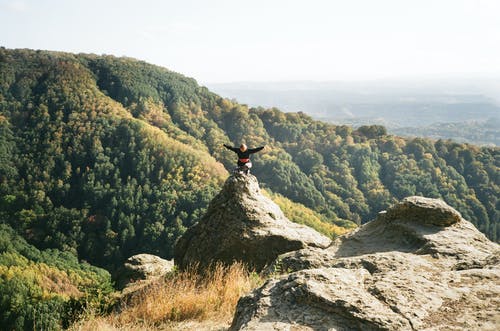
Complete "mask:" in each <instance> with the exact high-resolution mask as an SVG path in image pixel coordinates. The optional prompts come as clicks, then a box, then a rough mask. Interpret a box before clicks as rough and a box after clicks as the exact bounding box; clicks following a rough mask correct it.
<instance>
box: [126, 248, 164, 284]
mask: <svg viewBox="0 0 500 331" xmlns="http://www.w3.org/2000/svg"><path fill="white" fill-rule="evenodd" d="M173 267H174V261H172V260H164V259H162V258H160V257H158V256H156V255H151V254H137V255H134V256H131V257H129V258H128V259H127V261H126V262H125V263H124V265H123V267H122V268H121V270H120V272H119V277H118V279H117V285H118V287H119V288H124V287H126V286H127V285H129V284H130V283H134V282H136V281H139V280H148V279H152V278H156V277H161V276H164V275H166V274H167V273H168V272H170V271H172V269H173Z"/></svg>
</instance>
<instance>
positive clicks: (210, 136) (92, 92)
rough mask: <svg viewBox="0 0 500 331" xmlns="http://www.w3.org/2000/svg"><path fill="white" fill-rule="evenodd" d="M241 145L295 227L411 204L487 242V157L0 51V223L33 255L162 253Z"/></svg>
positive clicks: (482, 151)
mask: <svg viewBox="0 0 500 331" xmlns="http://www.w3.org/2000/svg"><path fill="white" fill-rule="evenodd" d="M242 141H244V142H246V143H247V144H249V145H250V146H252V147H253V146H259V145H266V146H267V147H266V149H265V150H264V151H263V152H261V153H258V154H256V155H255V156H254V157H253V159H252V160H253V161H254V170H253V173H254V174H255V175H256V176H257V177H258V178H259V181H260V182H261V184H262V185H263V186H265V187H266V189H267V190H269V191H270V192H271V194H272V195H273V196H274V197H275V198H276V199H281V200H280V201H281V203H282V204H284V203H286V204H292V205H293V212H294V215H295V216H294V217H295V218H297V217H298V216H297V215H313V214H314V217H315V218H316V219H318V221H321V222H329V223H331V224H335V225H337V226H349V225H350V224H351V223H350V222H349V221H353V222H356V223H362V222H366V221H368V220H370V219H372V218H373V217H374V216H375V215H376V214H377V212H379V211H381V210H383V209H385V208H386V207H387V206H388V205H390V204H391V203H393V202H395V201H396V200H397V199H401V198H403V197H405V196H408V195H424V196H427V197H439V198H443V199H444V200H445V201H446V202H447V203H448V204H450V205H451V206H453V207H454V208H456V209H458V210H459V211H460V212H461V213H462V215H463V216H464V217H465V218H466V219H469V220H471V221H472V222H474V223H475V224H476V226H478V228H479V229H480V230H481V231H483V232H484V233H486V234H487V235H488V236H489V237H490V238H491V239H493V240H498V238H500V233H499V232H500V227H499V226H498V223H499V211H498V197H499V196H500V194H499V193H500V189H499V180H500V179H499V172H498V169H499V163H500V159H499V156H500V154H499V149H498V148H478V147H475V146H471V145H466V144H458V143H454V142H451V141H442V140H438V141H432V140H428V139H419V138H416V139H403V138H398V137H395V136H391V135H388V134H387V132H386V130H385V128H383V127H381V126H365V127H361V128H359V129H358V130H354V131H353V129H352V128H351V127H348V126H335V125H332V124H327V123H323V122H319V121H314V120H312V119H311V118H310V117H309V116H306V115H304V114H302V113H283V112H281V111H279V110H278V109H263V108H252V109H249V108H248V107H247V106H246V105H242V104H238V103H236V102H233V101H229V100H227V99H223V98H221V97H219V96H217V95H216V94H213V93H211V92H210V91H208V90H207V89H206V88H204V87H200V86H199V85H198V84H197V83H196V81H194V80H193V79H190V78H186V77H184V76H182V75H180V74H177V73H174V72H171V71H169V70H167V69H164V68H160V67H157V66H153V65H149V64H147V63H144V62H141V61H137V60H134V59H129V58H116V57H112V56H95V55H83V54H79V55H74V54H66V53H56V52H46V51H31V50H7V49H0V160H1V163H0V218H1V220H0V222H2V223H5V224H8V225H9V226H11V227H12V228H13V229H14V230H15V231H16V232H17V233H19V234H21V235H22V236H23V237H24V238H26V240H28V242H30V243H31V244H33V245H35V246H36V247H38V248H41V249H44V248H56V249H60V250H63V251H69V252H71V253H74V254H75V255H77V256H78V257H79V258H81V259H85V260H87V261H89V262H90V263H93V264H96V265H99V266H103V267H106V268H108V269H109V270H113V268H114V267H115V266H117V265H118V264H119V263H120V262H121V261H123V259H124V258H127V257H129V256H130V255H132V254H135V253H139V252H149V253H153V254H157V255H160V256H162V257H165V258H171V257H172V247H173V243H174V241H175V240H176V238H177V237H178V236H179V235H180V234H181V233H183V232H184V231H185V229H186V228H187V227H189V226H190V225H192V224H193V222H196V221H197V220H198V219H199V217H200V215H201V214H202V213H203V212H204V210H205V208H206V207H207V205H208V202H209V201H210V200H211V198H212V197H213V196H214V194H215V193H216V192H217V191H218V189H219V188H220V185H221V183H222V182H223V180H224V179H225V178H226V177H227V176H228V172H227V170H230V169H231V168H232V167H233V164H234V161H235V156H234V154H233V153H231V152H230V151H228V150H225V149H223V148H222V144H223V143H233V144H238V143H239V142H242ZM226 169H227V170H226ZM276 194H279V195H276ZM291 209H292V208H291ZM300 210H302V211H303V212H301V211H300ZM291 218H293V217H291Z"/></svg>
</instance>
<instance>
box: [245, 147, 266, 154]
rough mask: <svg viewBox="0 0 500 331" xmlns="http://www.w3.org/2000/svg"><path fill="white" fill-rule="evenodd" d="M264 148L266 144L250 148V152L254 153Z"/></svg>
mask: <svg viewBox="0 0 500 331" xmlns="http://www.w3.org/2000/svg"><path fill="white" fill-rule="evenodd" d="M262 149H264V146H261V147H257V148H252V149H249V150H248V152H249V153H250V154H253V153H257V152H259V151H261V150H262Z"/></svg>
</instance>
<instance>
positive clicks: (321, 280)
mask: <svg viewBox="0 0 500 331" xmlns="http://www.w3.org/2000/svg"><path fill="white" fill-rule="evenodd" d="M499 256H500V248H499V245H498V244H496V243H493V242H491V241H489V240H488V239H487V238H486V237H485V236H484V235H483V234H482V233H480V232H479V231H478V230H477V229H476V228H475V227H474V226H473V225H472V224H471V223H469V222H468V221H466V220H464V219H462V218H461V217H460V214H459V213H458V212H457V211H455V210H454V209H452V208H451V207H449V206H447V205H446V204H445V203H444V202H442V201H440V200H435V199H426V198H421V197H410V198H407V199H405V200H403V201H402V202H401V203H399V204H396V205H395V206H393V207H391V208H390V209H389V210H388V211H387V212H385V213H381V214H380V215H379V217H378V218H377V219H375V220H374V221H372V222H369V223H367V224H365V225H364V226H362V227H361V228H359V229H358V230H357V231H355V232H353V233H350V234H348V235H345V236H343V237H340V238H338V239H337V240H336V241H335V242H334V243H333V244H332V245H331V246H330V247H328V248H327V249H321V248H306V249H302V250H299V251H295V252H289V253H286V254H283V255H281V256H280V257H279V258H278V259H277V260H276V261H275V263H274V264H273V265H271V266H270V267H269V268H268V269H267V272H268V273H272V272H274V273H279V272H281V273H282V272H289V274H286V275H281V276H278V277H276V278H272V279H270V280H268V281H267V282H266V283H265V284H264V285H263V286H262V287H261V288H259V289H257V290H255V291H254V292H253V293H252V294H250V295H248V296H246V297H243V298H241V299H240V301H239V303H238V307H237V311H236V314H235V316H234V319H233V323H232V326H231V330H497V329H498V326H499V325H500V259H499Z"/></svg>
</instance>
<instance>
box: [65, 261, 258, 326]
mask: <svg viewBox="0 0 500 331" xmlns="http://www.w3.org/2000/svg"><path fill="white" fill-rule="evenodd" d="M196 270H197V269H196V268H191V269H189V270H186V271H177V272H174V273H173V274H171V275H169V276H168V277H166V278H161V279H158V280H156V281H154V282H152V283H151V284H150V285H148V286H146V287H144V288H143V289H141V290H139V291H138V292H136V293H134V294H133V295H131V296H130V297H129V299H127V300H126V301H124V302H122V305H121V307H120V309H119V312H116V313H113V314H111V315H109V316H105V317H95V316H94V317H90V316H89V317H87V318H86V319H85V320H83V321H80V322H79V323H78V324H76V325H75V326H74V328H73V330H81V331H83V330H92V329H95V328H96V327H97V328H99V329H103V330H132V329H134V328H138V327H140V328H141V329H144V330H146V329H150V330H152V329H154V327H159V326H161V327H162V329H164V327H165V326H167V329H168V325H174V326H175V325H177V326H178V327H180V326H181V325H183V324H186V323H199V322H203V323H206V324H207V325H210V324H215V325H217V324H228V323H229V322H230V321H231V319H232V316H233V315H234V311H235V309H236V304H237V302H238V299H239V298H240V297H241V296H242V295H244V294H246V293H248V292H249V291H251V290H252V289H253V288H255V287H257V286H258V285H260V284H261V283H262V280H261V278H260V277H259V276H257V275H256V274H255V273H252V272H249V271H248V270H247V269H246V267H245V266H244V265H243V264H242V263H238V262H237V263H234V264H233V265H231V266H224V265H223V264H216V265H214V266H213V268H211V269H210V271H207V272H205V273H199V272H197V271H196Z"/></svg>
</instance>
